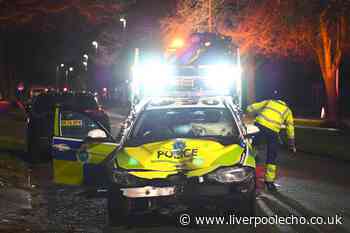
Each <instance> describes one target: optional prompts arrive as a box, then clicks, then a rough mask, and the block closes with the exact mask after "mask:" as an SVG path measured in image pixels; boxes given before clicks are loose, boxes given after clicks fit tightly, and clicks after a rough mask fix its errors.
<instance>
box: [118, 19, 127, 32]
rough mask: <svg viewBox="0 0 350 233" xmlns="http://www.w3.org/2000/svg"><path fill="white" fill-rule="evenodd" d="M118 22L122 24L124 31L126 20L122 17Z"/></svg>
mask: <svg viewBox="0 0 350 233" xmlns="http://www.w3.org/2000/svg"><path fill="white" fill-rule="evenodd" d="M119 21H120V22H122V23H123V30H125V28H126V18H124V17H122V18H120V19H119Z"/></svg>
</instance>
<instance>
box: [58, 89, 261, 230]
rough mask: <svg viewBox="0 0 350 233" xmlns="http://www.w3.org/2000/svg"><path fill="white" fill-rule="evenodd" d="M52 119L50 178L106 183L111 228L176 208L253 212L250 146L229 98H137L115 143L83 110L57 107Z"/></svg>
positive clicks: (97, 185) (254, 152)
mask: <svg viewBox="0 0 350 233" xmlns="http://www.w3.org/2000/svg"><path fill="white" fill-rule="evenodd" d="M54 122H55V125H54V137H53V144H52V149H53V150H52V151H53V169H54V180H55V182H56V183H60V184H69V185H85V186H94V187H96V188H101V187H103V188H107V189H108V213H109V220H110V224H111V225H120V224H123V223H125V221H127V220H128V216H131V215H132V214H134V213H147V212H154V211H158V212H160V213H162V212H164V210H168V211H170V212H175V213H176V210H179V208H180V207H183V208H180V209H181V210H182V211H183V210H185V209H193V210H195V209H198V208H203V206H206V207H208V208H209V207H215V208H217V209H218V210H227V211H230V212H233V211H238V212H239V213H242V214H245V215H254V213H255V185H256V183H255V156H256V151H255V150H254V148H253V147H252V145H251V136H252V135H251V134H250V133H249V132H247V130H246V127H245V126H244V125H243V123H242V120H241V119H240V116H239V112H238V109H237V107H236V106H235V105H234V104H233V103H232V98H230V97H225V96H216V97H208V96H193V97H177V98H175V97H150V98H147V99H144V100H143V101H142V102H141V103H140V104H138V105H137V108H135V111H132V112H131V113H130V116H129V121H128V123H127V124H126V127H125V130H124V132H123V135H122V137H121V141H120V142H119V143H116V142H115V141H114V139H113V137H112V136H111V135H109V133H108V132H107V131H106V130H104V128H103V127H102V125H100V123H99V122H97V121H95V120H93V119H91V118H90V117H89V116H87V115H85V114H84V113H79V112H72V111H71V110H65V109H60V108H59V107H57V108H56V110H55V121H54Z"/></svg>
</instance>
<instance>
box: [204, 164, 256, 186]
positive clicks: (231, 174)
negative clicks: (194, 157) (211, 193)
mask: <svg viewBox="0 0 350 233" xmlns="http://www.w3.org/2000/svg"><path fill="white" fill-rule="evenodd" d="M253 176H254V169H253V168H251V167H225V168H219V169H217V170H216V171H214V172H212V173H210V174H208V175H207V178H208V179H210V180H215V181H217V182H220V183H233V182H242V181H244V180H246V179H248V178H251V177H253Z"/></svg>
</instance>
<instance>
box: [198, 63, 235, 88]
mask: <svg viewBox="0 0 350 233" xmlns="http://www.w3.org/2000/svg"><path fill="white" fill-rule="evenodd" d="M205 70H206V72H205V73H206V74H205V82H206V84H207V86H208V87H209V88H211V89H215V90H227V89H230V88H233V87H234V88H235V89H236V90H238V91H240V90H241V73H242V70H241V68H240V66H233V65H211V66H206V67H205Z"/></svg>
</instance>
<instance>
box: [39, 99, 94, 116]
mask: <svg viewBox="0 0 350 233" xmlns="http://www.w3.org/2000/svg"><path fill="white" fill-rule="evenodd" d="M56 104H60V105H62V106H67V107H69V108H72V109H76V110H95V109H98V104H97V101H96V100H95V98H94V97H92V96H79V95H70V96H64V95H62V96H50V95H48V96H38V97H37V98H36V100H35V103H34V106H33V110H34V112H36V113H45V112H49V111H52V109H53V107H54V106H55V105H56Z"/></svg>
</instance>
